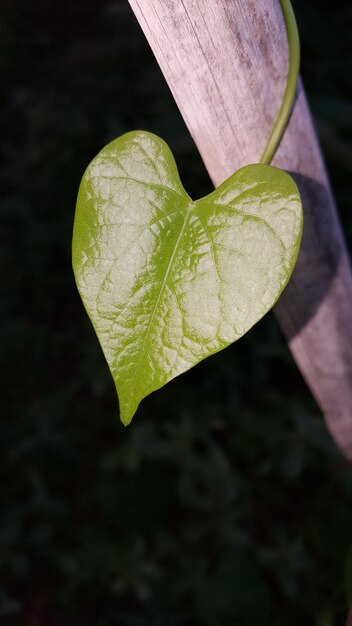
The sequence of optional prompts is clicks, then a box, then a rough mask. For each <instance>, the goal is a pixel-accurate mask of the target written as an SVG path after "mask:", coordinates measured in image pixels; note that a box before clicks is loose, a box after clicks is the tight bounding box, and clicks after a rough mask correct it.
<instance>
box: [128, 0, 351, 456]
mask: <svg viewBox="0 0 352 626" xmlns="http://www.w3.org/2000/svg"><path fill="white" fill-rule="evenodd" d="M129 2H130V5H131V7H132V9H133V11H134V13H135V15H136V17H137V19H138V21H139V23H140V26H141V27H142V29H143V31H144V33H145V36H146V38H147V39H148V42H149V44H150V46H151V48H152V50H153V52H154V54H155V56H156V59H157V61H158V63H159V66H160V68H161V70H162V72H163V73H164V76H165V78H166V80H167V82H168V85H169V87H170V89H171V92H172V94H173V96H174V98H175V100H176V103H177V105H178V107H179V109H180V111H181V114H182V116H183V118H184V120H185V122H186V124H187V126H188V129H189V131H190V133H191V135H192V137H193V139H194V141H195V143H196V145H197V147H198V150H199V152H200V154H201V156H202V158H203V161H204V163H205V165H206V168H207V170H208V172H209V174H210V176H211V178H212V180H213V182H214V185H216V186H217V185H219V184H220V183H221V182H222V181H223V180H225V179H226V178H227V177H228V176H229V175H231V174H232V173H233V172H234V171H235V170H236V169H238V168H239V167H241V166H243V165H245V164H248V163H255V162H258V160H259V157H260V155H261V154H262V152H263V149H264V147H265V145H266V142H267V139H268V137H269V135H270V132H271V130H272V127H273V124H274V122H275V119H276V115H277V112H278V109H279V107H280V104H281V99H282V95H283V91H284V87H285V79H286V75H287V67H288V48H287V38H286V30H285V25H284V21H283V17H282V13H281V8H280V4H279V1H278V0H261V1H260V2H257V1H256V0H231V2H229V1H226V0H129ZM273 164H274V165H277V166H278V167H281V168H283V169H286V170H287V171H289V172H291V173H292V174H293V176H294V178H295V180H296V182H297V184H298V186H299V189H300V192H301V195H302V199H303V205H304V212H305V227H304V235H303V241H302V247H301V252H300V255H299V259H298V263H297V266H296V269H295V271H294V274H293V277H292V279H291V281H290V283H289V286H288V287H287V288H286V290H285V292H284V294H283V295H282V297H281V298H280V301H279V303H278V304H277V305H276V307H275V313H276V315H277V318H278V320H279V323H280V325H281V328H282V330H283V332H284V333H285V335H286V337H287V339H288V342H289V346H290V349H291V351H292V354H293V356H294V358H295V360H296V363H297V365H298V367H299V368H300V370H301V373H302V374H303V376H304V378H305V380H306V382H307V384H308V386H309V387H310V389H311V392H312V394H313V395H314V397H315V398H316V401H317V403H318V404H319V406H320V407H321V409H322V411H323V413H324V415H325V418H326V422H327V425H328V427H329V429H330V432H331V434H332V435H333V437H334V439H335V441H336V443H337V444H338V445H339V446H340V448H341V450H342V451H343V452H344V454H345V455H346V457H347V458H348V459H349V460H352V277H351V271H350V266H349V259H348V254H347V251H346V246H345V243H344V240H343V236H342V232H341V228H340V225H339V221H338V217H337V213H336V208H335V204H334V200H333V197H332V194H331V189H330V186H329V182H328V179H327V175H326V171H325V167H324V162H323V159H322V156H321V152H320V148H319V145H318V143H317V139H316V135H315V131H314V128H313V124H312V120H311V117H310V114H309V110H308V106H307V102H306V98H305V94H304V89H303V87H302V84H301V83H300V84H299V85H298V89H297V95H296V101H295V105H294V108H293V111H292V115H291V118H290V122H289V124H288V127H287V129H286V132H285V134H284V137H283V139H282V141H281V144H280V146H279V148H278V151H277V153H276V155H275V158H274V161H273Z"/></svg>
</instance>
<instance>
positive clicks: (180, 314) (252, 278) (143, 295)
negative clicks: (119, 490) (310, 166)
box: [73, 131, 302, 424]
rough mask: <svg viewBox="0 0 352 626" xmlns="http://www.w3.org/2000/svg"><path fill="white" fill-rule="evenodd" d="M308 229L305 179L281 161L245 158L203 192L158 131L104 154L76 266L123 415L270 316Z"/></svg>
mask: <svg viewBox="0 0 352 626" xmlns="http://www.w3.org/2000/svg"><path fill="white" fill-rule="evenodd" d="M301 233H302V207H301V201H300V197H299V193H298V190H297V187H296V185H295V183H294V182H293V180H292V179H291V178H290V176H289V175H288V174H286V173H285V172H282V171H281V170H279V169H276V168H274V167H271V166H268V165H249V166H247V167H244V168H243V169H241V170H239V171H238V172H236V173H235V174H233V175H232V176H231V177H230V178H229V179H228V180H227V181H225V182H224V183H223V184H222V185H220V187H218V188H217V189H216V190H215V191H213V192H212V193H211V194H209V195H208V196H206V197H204V198H202V199H200V200H197V201H195V202H193V201H192V200H191V199H190V197H189V196H188V195H187V193H186V192H185V190H184V188H183V186H182V184H181V181H180V179H179V176H178V171H177V167H176V164H175V161H174V158H173V156H172V154H171V152H170V150H169V148H168V146H167V145H166V144H165V142H164V141H162V140H161V139H160V138H159V137H156V136H155V135H152V134H150V133H147V132H142V131H138V132H137V131H136V132H131V133H127V134H126V135H123V136H122V137H120V138H118V139H116V140H115V141H113V142H112V143H110V144H108V145H107V146H106V147H105V148H104V149H103V150H102V151H101V152H100V153H99V154H98V156H97V157H96V158H95V159H94V160H93V161H92V163H91V164H90V165H89V167H88V169H87V170H86V172H85V174H84V177H83V180H82V183H81V186H80V190H79V195H78V200H77V208H76V217H75V224H74V234H73V267H74V272H75V276H76V282H77V286H78V289H79V291H80V294H81V297H82V300H83V302H84V305H85V307H86V310H87V312H88V314H89V316H90V319H91V321H92V323H93V326H94V328H95V330H96V333H97V335H98V337H99V340H100V343H101V346H102V349H103V351H104V354H105V357H106V360H107V362H108V364H109V367H110V370H111V373H112V375H113V378H114V381H115V384H116V389H117V392H118V396H119V401H120V413H121V419H122V421H123V423H124V424H128V423H129V422H130V421H131V419H132V417H133V415H134V413H135V411H136V409H137V407H138V405H139V403H140V401H141V400H142V399H143V398H144V397H145V396H147V395H148V394H150V393H151V392H152V391H155V390H156V389H159V388H160V387H162V386H163V385H165V383H167V382H168V381H170V380H171V379H172V378H174V377H175V376H178V375H179V374H181V373H182V372H185V371H186V370H188V369H189V368H191V367H192V366H194V365H196V364H197V363H198V362H199V361H201V360H202V359H204V358H206V357H208V356H210V355H211V354H214V353H215V352H218V351H219V350H222V349H223V348H225V347H226V346H228V345H229V344H231V343H233V342H234V341H236V340H237V339H239V338H240V337H241V336H242V335H243V334H244V333H246V332H247V331H248V330H249V329H250V328H251V326H253V324H255V323H256V322H257V321H258V320H259V319H260V318H261V317H263V315H264V314H265V313H266V312H267V311H268V310H269V309H270V308H271V307H272V306H273V305H274V303H275V302H276V300H277V299H278V297H279V295H280V293H281V292H282V290H283V289H284V287H285V285H286V284H287V282H288V280H289V277H290V275H291V272H292V269H293V267H294V264H295V261H296V258H297V254H298V249H299V244H300V239H301Z"/></svg>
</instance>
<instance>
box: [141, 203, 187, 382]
mask: <svg viewBox="0 0 352 626" xmlns="http://www.w3.org/2000/svg"><path fill="white" fill-rule="evenodd" d="M193 209H194V203H193V202H190V203H189V205H188V208H187V211H186V213H185V216H184V220H183V224H182V226H181V229H180V232H179V235H178V237H177V240H176V243H175V245H174V249H173V251H172V254H171V257H170V260H169V262H168V265H167V268H166V272H165V276H164V278H163V280H162V283H161V286H160V290H159V294H158V297H157V299H156V302H155V305H154V307H153V310H152V312H151V315H150V320H149V323H148V327H147V329H146V331H145V333H144V338H143V343H142V345H141V347H140V356H139V358H138V361H137V364H136V367H135V374H134V380H136V379H137V377H138V374H139V372H140V368H141V362H142V356H144V350H145V345H146V342H147V339H148V336H149V333H150V330H151V327H152V324H153V321H154V318H155V315H156V312H157V309H158V306H159V303H160V300H161V297H162V295H163V292H164V289H165V286H167V279H168V276H169V274H170V271H171V268H172V264H173V261H174V258H175V255H176V253H177V250H178V248H179V246H180V243H181V240H182V237H183V234H184V232H185V229H186V227H187V223H188V219H189V216H190V214H191V212H192V210H193ZM151 386H152V384H151V385H148V387H147V388H149V387H151Z"/></svg>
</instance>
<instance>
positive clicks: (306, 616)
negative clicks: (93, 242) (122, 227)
mask: <svg viewBox="0 0 352 626" xmlns="http://www.w3.org/2000/svg"><path fill="white" fill-rule="evenodd" d="M294 6H295V9H296V13H297V18H298V22H299V27H300V32H301V39H302V48H303V62H302V73H303V78H304V80H305V85H306V89H307V93H308V97H309V99H310V103H311V106H312V110H313V113H314V116H315V120H316V123H317V127H318V130H319V134H320V138H321V141H322V145H323V149H324V152H325V155H326V158H327V161H328V166H329V171H330V175H331V178H332V182H333V186H334V189H335V193H336V196H337V200H338V204H339V208H340V212H341V215H342V220H343V224H344V228H345V232H346V236H347V238H348V240H349V242H350V243H351V237H352V202H351V193H350V181H351V177H352V102H351V95H352V93H351V92H352V87H351V76H352V46H351V43H352V42H351V36H350V33H351V29H352V7H351V4H347V3H336V2H335V3H332V2H329V3H327V2H322V1H321V0H309V2H307V1H306V0H296V2H294ZM342 7H343V8H342ZM0 9H1V11H0V73H1V90H2V102H1V113H0V120H1V146H2V162H1V186H2V192H1V246H0V255H1V264H0V267H1V270H3V279H2V281H3V283H5V297H2V299H1V353H2V357H1V383H2V391H1V407H2V411H1V421H0V437H1V444H0V445H1V491H0V501H1V526H0V624H2V625H5V626H90V625H92V626H93V625H94V626H110V625H114V626H269V625H270V626H297V625H300V626H306V625H307V626H333V625H334V626H338V625H341V624H343V623H344V618H345V612H346V607H347V603H348V595H350V596H351V595H352V514H351V513H352V468H351V467H348V466H347V464H346V462H345V461H344V460H343V458H342V457H341V455H340V454H339V452H338V450H337V449H336V447H335V445H334V444H333V443H332V441H331V439H330V437H329V435H328V433H327V432H326V429H325V426H324V423H323V421H322V416H321V414H320V412H319V410H318V409H317V407H316V406H315V404H314V401H313V400H312V398H311V397H310V394H309V392H308V391H307V389H306V387H305V385H304V383H303V381H302V379H301V377H300V374H299V372H298V371H297V369H296V367H295V365H294V363H293V361H292V359H291V356H290V354H289V352H288V349H287V347H286V345H285V342H284V340H283V338H282V336H281V334H280V331H279V330H278V327H277V324H276V321H275V319H274V318H273V316H272V315H271V314H269V315H268V316H266V318H265V319H264V320H263V321H261V322H260V323H259V324H258V325H257V326H256V327H255V328H254V329H253V330H252V331H251V332H250V333H249V334H248V335H247V336H246V337H245V338H244V339H242V340H241V341H240V342H238V343H237V344H235V345H234V346H232V347H231V348H228V349H227V350H226V351H225V352H223V353H221V354H218V355H216V356H214V357H211V358H210V359H208V360H206V361H205V362H203V363H202V364H201V365H199V366H198V367H197V368H195V369H194V371H190V372H188V373H187V374H185V375H183V376H182V377H180V378H179V379H177V380H175V381H174V382H172V383H170V384H169V385H168V386H167V387H166V388H165V389H164V390H161V391H159V392H157V393H156V394H154V395H152V396H151V397H150V398H149V399H147V400H145V401H144V402H143V404H142V406H141V408H140V410H139V411H138V414H137V416H136V417H135V420H134V422H133V424H132V426H131V427H129V428H128V429H124V428H123V426H122V425H121V424H120V423H119V419H118V405H117V398H116V395H115V390H114V385H113V382H112V379H111V377H110V374H109V372H108V368H107V365H106V363H105V361H104V359H103V356H102V353H101V350H100V347H99V344H98V342H97V339H96V337H95V335H94V333H93V330H92V328H91V326H90V323H89V320H88V318H87V316H86V314H85V312H84V309H83V306H82V304H81V302H80V299H79V296H78V294H77V291H76V288H75V285H74V280H73V274H72V270H71V257H70V246H71V233H72V224H73V217H74V207H75V200H76V194H77V189H78V185H79V181H80V178H81V176H82V173H83V171H84V169H85V167H86V165H87V164H88V162H89V161H90V160H91V159H92V157H93V156H94V155H95V154H96V153H97V152H98V151H99V150H100V149H101V147H102V146H103V145H104V144H105V143H107V142H108V141H110V140H111V139H113V138H115V137H117V136H118V135H119V134H121V133H123V132H125V131H127V130H131V129H146V130H151V131H154V132H156V133H157V134H159V135H161V136H162V137H163V138H164V139H166V141H167V142H168V143H169V144H170V146H171V147H172V149H173V151H174V153H175V156H176V160H177V162H178V165H179V168H180V172H181V178H182V179H183V181H184V184H185V186H186V188H187V189H188V191H189V192H190V194H191V195H194V196H201V195H204V194H205V193H206V192H207V191H208V190H209V189H210V188H211V185H210V182H209V179H208V177H207V174H206V173H205V171H204V167H203V165H202V163H201V161H200V158H199V155H198V154H197V152H196V150H195V147H194V145H193V143H192V141H191V139H190V137H189V135H188V133H187V131H186V129H185V126H184V124H183V122H182V119H181V118H180V115H179V113H178V111H177V109H176V106H175V104H174V102H173V101H172V98H171V96H170V94H169V91H168V88H167V87H166V84H165V83H164V80H163V78H162V76H161V74H160V72H159V70H158V67H157V64H156V62H155V61H154V58H153V56H152V54H151V52H150V50H149V48H148V45H147V44H146V42H145V41H144V38H143V36H142V34H141V31H140V30H139V27H138V24H137V23H136V21H135V18H134V16H133V15H132V13H131V11H130V9H129V5H128V3H127V0H89V1H87V0H75V1H74V2H67V1H63V0H52V1H51V2H49V1H48V0H31V1H30V2H29V1H28V2H26V1H24V0H22V1H19V0H11V1H10V0H9V1H8V2H1V4H0ZM2 291H3V290H2Z"/></svg>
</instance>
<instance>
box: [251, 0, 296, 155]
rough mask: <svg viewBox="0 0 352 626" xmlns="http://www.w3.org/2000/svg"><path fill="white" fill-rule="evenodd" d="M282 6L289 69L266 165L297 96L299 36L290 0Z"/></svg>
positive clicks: (282, 1)
mask: <svg viewBox="0 0 352 626" xmlns="http://www.w3.org/2000/svg"><path fill="white" fill-rule="evenodd" d="M280 4H281V9H282V13H283V16H284V20H285V25H286V32H287V40H288V52H289V68H288V74H287V82H286V88H285V92H284V96H283V99H282V104H281V108H280V111H279V114H278V116H277V119H276V122H275V126H274V128H273V130H272V133H271V135H270V137H269V140H268V143H267V146H266V148H265V150H264V152H263V155H262V157H261V159H260V163H263V164H265V165H270V162H271V161H272V159H273V157H274V154H275V152H276V150H277V147H278V145H279V143H280V141H281V139H282V135H283V134H284V131H285V128H286V125H287V122H288V120H289V117H290V114H291V111H292V105H293V102H294V98H295V94H296V87H297V80H298V74H299V64H300V45H299V34H298V28H297V22H296V18H295V14H294V12H293V9H292V5H291V2H290V0H280Z"/></svg>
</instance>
